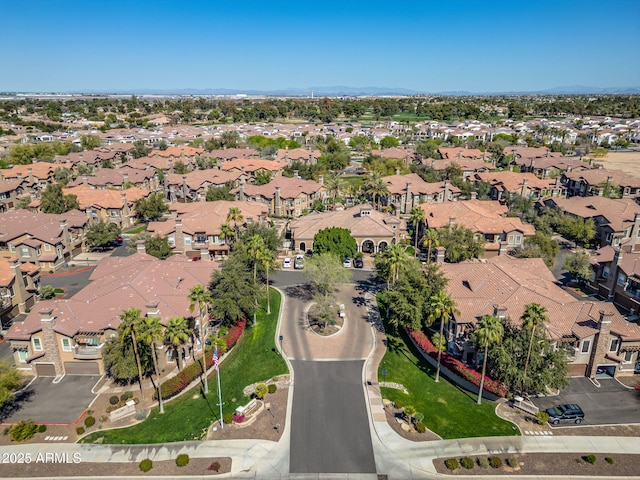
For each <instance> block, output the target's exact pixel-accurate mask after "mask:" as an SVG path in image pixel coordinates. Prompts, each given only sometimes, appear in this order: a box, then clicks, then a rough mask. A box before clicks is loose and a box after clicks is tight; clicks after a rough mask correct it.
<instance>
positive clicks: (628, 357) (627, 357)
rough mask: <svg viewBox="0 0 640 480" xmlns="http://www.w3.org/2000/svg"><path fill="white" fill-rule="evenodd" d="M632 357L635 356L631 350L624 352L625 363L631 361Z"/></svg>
mask: <svg viewBox="0 0 640 480" xmlns="http://www.w3.org/2000/svg"><path fill="white" fill-rule="evenodd" d="M631 357H633V352H632V351H631V350H627V351H626V352H624V363H631Z"/></svg>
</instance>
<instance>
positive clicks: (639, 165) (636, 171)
mask: <svg viewBox="0 0 640 480" xmlns="http://www.w3.org/2000/svg"><path fill="white" fill-rule="evenodd" d="M587 157H588V155H587ZM594 162H595V163H601V164H602V165H603V166H604V168H608V169H611V170H622V171H624V172H626V173H628V174H629V175H633V176H634V177H640V150H622V151H619V152H609V153H607V156H606V157H604V158H597V159H594Z"/></svg>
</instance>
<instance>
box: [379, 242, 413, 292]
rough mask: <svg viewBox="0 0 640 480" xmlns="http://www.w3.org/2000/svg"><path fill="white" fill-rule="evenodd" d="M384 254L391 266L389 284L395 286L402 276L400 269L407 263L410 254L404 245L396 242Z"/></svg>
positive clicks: (388, 265)
mask: <svg viewBox="0 0 640 480" xmlns="http://www.w3.org/2000/svg"><path fill="white" fill-rule="evenodd" d="M383 256H384V259H385V261H386V263H387V267H388V268H389V277H390V282H389V284H390V286H391V287H393V286H394V285H395V284H396V282H397V281H398V279H399V278H400V271H401V270H402V269H403V268H404V267H405V265H406V264H407V262H408V260H409V255H408V254H407V249H406V248H405V247H404V245H400V244H397V243H396V244H394V245H391V247H390V248H388V249H387V250H386V251H385V252H384V254H383Z"/></svg>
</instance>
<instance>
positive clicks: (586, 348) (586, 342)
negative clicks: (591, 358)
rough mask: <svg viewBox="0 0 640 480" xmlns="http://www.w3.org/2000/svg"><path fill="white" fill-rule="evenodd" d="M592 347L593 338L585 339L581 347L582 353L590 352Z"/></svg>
mask: <svg viewBox="0 0 640 480" xmlns="http://www.w3.org/2000/svg"><path fill="white" fill-rule="evenodd" d="M590 348H591V340H583V341H582V346H581V347H580V353H589V349H590Z"/></svg>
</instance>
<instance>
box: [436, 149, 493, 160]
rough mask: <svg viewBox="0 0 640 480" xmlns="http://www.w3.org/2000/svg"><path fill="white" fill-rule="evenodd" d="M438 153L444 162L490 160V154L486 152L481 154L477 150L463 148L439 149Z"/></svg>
mask: <svg viewBox="0 0 640 480" xmlns="http://www.w3.org/2000/svg"><path fill="white" fill-rule="evenodd" d="M438 153H439V154H440V156H441V157H442V158H443V159H445V160H458V159H463V158H476V159H482V158H485V157H486V158H490V157H491V154H489V153H487V152H483V151H481V150H478V149H477V148H463V147H452V148H444V147H443V148H439V149H438Z"/></svg>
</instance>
